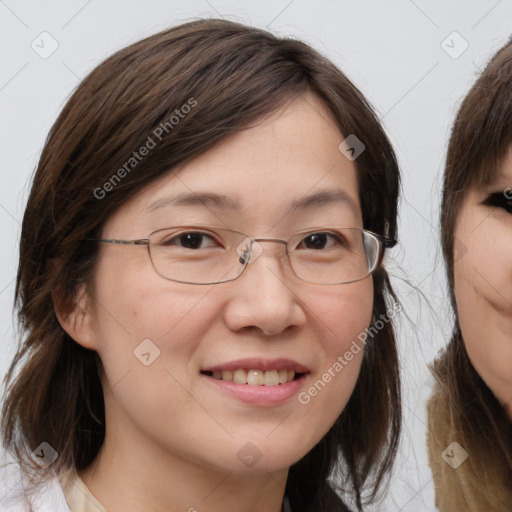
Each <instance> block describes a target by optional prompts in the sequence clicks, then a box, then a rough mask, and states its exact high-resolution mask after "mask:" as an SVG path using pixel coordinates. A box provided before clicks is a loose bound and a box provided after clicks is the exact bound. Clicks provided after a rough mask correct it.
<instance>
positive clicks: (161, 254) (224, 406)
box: [3, 20, 400, 512]
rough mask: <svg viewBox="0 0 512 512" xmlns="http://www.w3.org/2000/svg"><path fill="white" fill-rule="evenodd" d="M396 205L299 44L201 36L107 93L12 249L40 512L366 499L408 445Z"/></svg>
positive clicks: (61, 121) (150, 50)
mask: <svg viewBox="0 0 512 512" xmlns="http://www.w3.org/2000/svg"><path fill="white" fill-rule="evenodd" d="M398 189H399V174H398V167H397V163H396V159H395V155H394V153H393V150H392V148H391V146H390V144H389V141H388V139H387V137H386V136H385V134H384V132H383V131H382V128H381V127H380V125H379V123H378V121H377V119H376V116H375V115H374V113H373V111H372V110H371V108H370V107H369V105H368V104H367V102H366V100H365V99H364V98H363V96H362V95H361V93H360V92H359V91H358V90H357V89H356V88H355V87H354V86H353V85H352V84H351V83H350V81H349V80H348V79H347V78H346V77H345V76H344V75H343V74H342V73H341V72H340V71H339V70H338V69H337V68H336V67H335V66H334V65H333V64H332V63H330V62H329V61H328V60H326V59H325V58H324V57H322V56H321V55H319V54H318V53H317V52H316V51H314V50H313V49H311V48H310V47H309V46H307V45H305V44H304V43H301V42H299V41H295V40H291V39H281V38H277V37H275V36H273V35H271V34H269V33H267V32H265V31H262V30H258V29H254V28H250V27H246V26H243V25H240V24H236V23H231V22H227V21H221V20H200V21H195V22H192V23H187V24H185V25H181V26H178V27H175V28H172V29H169V30H166V31H164V32H161V33H159V34H156V35H154V36H151V37H149V38H147V39H145V40H143V41H140V42H138V43H135V44H133V45H132V46H130V47H128V48H126V49H123V50H121V51H120V52H118V53H116V54H115V55H113V56H112V57H110V58H109V59H107V60H106V61H105V62H104V63H102V64H101V65H100V66H98V67H97V68H96V69H95V70H93V71H92V73H91V74H90V75H89V76H88V77H87V78H85V80H84V81H83V82H82V83H81V84H80V86H79V87H78V89H77V91H76V92H75V93H74V94H73V95H72V97H71V98H70V100H69V101H68V103H67V104H66V106H65V107H64V109H63V112H62V113H61V115H60V116H59V118H58V119H57V122H56V123H55V125H54V126H53V128H52V130H51V133H50V135H49V138H48V141H47V143H46V145H45V148H44V150H43V153H42V156H41V160H40V163H39V166H38V169H37V173H36V175H35V178H34V183H33V186H32V192H31V195H30V197H29V201H28V205H27V209H26V212H25V217H24V221H23V228H22V229H23V232H22V238H21V247H20V265H19V272H18V280H17V290H16V296H17V299H18V304H19V308H20V309H19V311H20V319H21V322H22V325H23V327H24V328H25V329H26V332H27V337H26V339H25V340H24V341H23V344H22V346H21V348H20V350H19V352H18V354H17V355H16V358H15V360H14V362H13V364H12V367H11V370H10V373H9V375H8V378H9V388H8V394H7V399H6V402H5V406H4V410H3V441H4V444H5V446H6V447H7V448H8V449H10V451H11V452H12V453H13V454H14V455H15V456H16V457H17V462H18V464H19V465H20V467H21V468H22V469H23V475H26V474H28V475H30V473H31V471H30V469H31V467H35V468H36V469H37V467H38V464H39V466H41V465H42V466H45V467H47V469H46V470H45V471H44V472H43V477H46V480H47V485H49V486H51V487H50V488H49V489H50V490H47V491H46V494H45V493H41V492H40V491H34V493H35V497H33V498H32V500H33V501H32V502H33V503H36V505H33V506H34V508H35V510H38V509H37V506H38V505H37V504H40V503H41V501H38V500H40V499H41V500H44V499H47V500H48V499H54V500H55V502H54V503H53V505H52V507H53V508H52V510H56V509H59V510H72V511H73V512H75V510H79V509H81V507H82V506H84V508H85V509H87V510H88V509H89V508H91V507H92V506H93V508H94V510H98V509H99V510H105V509H106V510H109V511H110V512H116V511H118V510H128V509H137V510H155V511H156V510H166V511H168V510H180V511H181V510H189V511H193V510H198V511H212V512H214V511H217V510H235V509H236V510H245V511H251V510H266V511H276V512H277V511H278V510H281V509H282V510H293V511H294V512H297V511H315V512H320V511H326V512H327V511H329V512H333V511H342V510H348V508H347V507H346V503H344V502H343V501H342V499H341V498H340V496H339V495H340V494H342V492H341V491H344V492H346V493H347V494H346V495H347V496H348V498H347V499H349V500H352V501H353V502H354V503H355V506H356V507H357V508H358V509H359V510H361V509H362V504H363V503H364V502H365V500H368V501H371V500H373V499H374V498H375V497H376V495H377V491H378V489H379V487H380V486H381V484H382V482H383V481H384V480H385V477H386V475H387V473H388V471H389V469H390V467H391V464H392V461H393V457H394V454H395V451H396V447H397V442H398V436H399V428H400V395H399V378H398V367H397V354H396V348H395V340H394V333H393V328H392V322H391V320H392V317H393V316H394V314H395V313H396V311H397V307H396V303H395V302H394V301H393V298H394V295H393V292H392V289H391V287H390V285H389V281H388V277H387V274H386V271H385V269H384V267H383V265H382V256H383V252H384V247H386V246H387V247H390V246H393V244H394V242H395V239H396V209H397V195H398ZM244 233H247V234H244ZM16 369H19V375H15V373H14V372H15V370H16ZM17 428H19V433H20V435H19V436H17V435H16V432H17V430H16V429H17ZM31 461H35V463H34V462H31ZM334 472H337V474H339V475H341V477H340V478H342V479H343V482H340V483H339V484H338V485H335V484H333V483H332V482H331V480H329V477H330V476H331V475H332V474H333V473H334ZM32 473H33V472H32ZM40 473H41V472H40V471H39V472H36V475H35V476H34V477H33V478H32V481H33V483H34V486H35V484H36V483H40V482H41V478H42V477H41V475H40ZM24 478H25V479H26V478H28V477H25V476H24ZM34 486H33V487H34ZM37 487H38V488H40V485H38V486H37ZM336 491H338V492H336ZM38 493H39V494H38ZM11 494H12V493H11ZM41 494H42V495H43V497H42V498H41ZM45 496H46V498H45ZM82 501H83V502H85V505H84V504H82V503H81V502H82ZM39 506H40V507H43V505H39ZM45 506H46V505H45ZM59 507H60V508H59Z"/></svg>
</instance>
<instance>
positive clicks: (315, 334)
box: [76, 96, 373, 472]
mask: <svg viewBox="0 0 512 512" xmlns="http://www.w3.org/2000/svg"><path fill="white" fill-rule="evenodd" d="M343 139H344V137H343V135H342V134H341V133H340V132H339V131H338V130H337V128H336V127H335V125H334V122H333V121H332V120H331V116H330V114H329V112H328V111H327V110H326V108H325V107H324V106H323V105H322V104H321V103H320V102H319V100H317V99H316V98H315V97H312V96H308V97H306V98H303V99H301V100H298V101H296V102H295V103H293V104H292V105H291V106H289V107H288V108H287V109H286V110H284V111H283V110H282V111H280V112H279V113H277V114H275V115H273V116H272V117H270V118H268V119H267V120H265V121H264V122H262V123H261V124H259V125H258V126H256V127H253V128H250V129H247V130H244V131H242V132H239V133H237V134H235V135H234V136H232V137H231V138H230V139H228V140H225V141H224V142H222V143H221V144H219V145H217V146H216V147H215V148H214V149H212V150H210V151H208V152H207V153H205V154H203V155H201V156H200V157H198V158H196V159H194V160H193V161H191V162H189V163H188V164H187V165H185V166H183V167H181V168H180V169H178V170H177V171H176V172H174V171H173V172H172V173H169V174H168V175H167V176H165V177H163V178H161V179H160V180H159V182H158V183H155V184H154V185H152V186H150V187H149V188H146V189H144V190H143V191H142V192H141V193H140V194H139V195H138V196H137V197H135V198H134V199H132V200H130V201H129V202H127V203H126V204H125V205H123V207H121V208H120V209H119V210H118V211H117V212H116V213H115V214H114V215H113V216H112V217H111V218H110V219H109V220H108V222H107V223H106V225H105V226H104V230H103V233H102V237H103V238H116V239H124V240H130V239H139V238H146V237H147V236H148V235H149V234H150V233H152V232H153V231H155V230H158V229H160V228H165V227H168V226H179V225H184V224H185V225H206V226H219V227H228V228H230V229H233V230H237V231H241V232H243V233H247V234H248V235H250V236H253V237H255V238H256V237H265V238H282V239H287V238H288V237H289V236H290V235H291V234H293V233H295V232H297V231H301V230H305V229H308V228H310V227H318V226H347V227H362V219H361V208H360V203H359V193H358V182H357V175H356V169H355V166H354V164H353V163H352V162H351V161H349V160H348V159H347V158H345V156H344V155H343V154H342V153H341V152H340V151H339V150H338V146H339V144H340V143H341V142H342V140H343ZM320 194H321V195H320ZM182 195H187V196H188V199H184V198H183V196H182ZM207 195H209V198H208V197H207ZM177 196H180V198H181V200H180V201H179V202H176V201H174V202H173V201H172V199H173V198H174V199H176V198H177ZM212 197H213V199H212ZM219 198H220V199H221V200H219ZM222 198H225V199H222ZM104 200H105V201H107V200H108V197H107V198H106V199H104ZM298 201H300V204H299V205H298V206H295V207H294V206H293V205H294V203H296V202H298ZM261 248H263V252H262V253H261V254H260V255H259V256H258V257H257V258H255V260H254V261H253V262H251V263H250V264H249V266H248V267H247V269H246V270H245V271H244V273H243V274H242V275H241V276H240V277H239V278H238V279H237V280H235V281H232V282H228V283H222V284H214V285H193V284H184V283H178V282H174V281H170V280H167V279H164V278H162V277H161V276H160V275H158V274H157V273H156V272H155V270H154V268H153V266H152V264H151V261H150V258H149V256H148V251H147V247H146V246H136V245H135V246H133V245H132V246H130V245H125V246H122V245H111V244H108V245H107V244H102V246H101V252H100V259H99V262H98V265H97V269H96V274H95V279H94V297H93V300H92V301H91V307H92V312H91V315H90V316H89V317H88V321H86V322H84V323H83V327H82V330H81V331H80V333H79V334H78V335H77V336H76V338H78V339H77V341H78V342H80V343H81V344H82V345H85V346H87V347H88V348H91V349H94V350H96V351H97V352H98V353H99V355H100V357H101V360H102V364H103V373H104V375H103V384H104V387H105V393H106V397H105V403H106V415H107V440H108V436H109V435H111V434H112V432H115V436H116V443H117V444H116V446H117V449H121V450H122V449H123V447H127V446H129V445H131V446H137V447H139V448H138V450H139V451H138V453H143V454H144V455H143V457H144V459H145V460H148V461H150V460H154V459H155V458H158V459H159V460H164V459H165V460H168V461H176V460H180V461H184V460H186V461H188V462H192V463H193V464H199V465H201V466H203V467H209V468H215V469H222V470H227V471H232V472H244V471H248V470H251V471H257V470H265V471H275V470H278V469H283V468H287V467H288V466H290V465H291V464H292V463H294V462H295V461H297V460H298V459H299V458H301V457H302V456H304V455H305V454H306V453H307V452H308V451H309V450H311V449H312V448H313V447H314V445H315V444H316V443H317V442H318V441H319V440H320V439H321V438H322V437H323V436H324V435H325V434H326V432H327V431H328V430H329V428H330V427H331V426H332V424H333V423H334V421H335V420H336V419H337V418H338V416H339V414H340V413H341V411H342V410H343V408H344V407H345V405H346V403H347V401H348V399H349V397H350V395H351V393H352V390H353V388H354V385H355V383H356V380H357V377H358V373H359V369H360V365H361V361H362V355H363V351H362V350H360V351H359V352H357V353H354V354H352V356H353V357H352V358H351V359H350V361H348V360H346V359H344V361H345V364H344V365H341V363H339V360H338V357H342V358H343V356H344V355H345V353H346V352H347V351H348V350H349V348H350V346H351V344H352V342H353V340H356V339H357V336H358V334H360V333H361V332H362V331H364V329H365V328H367V327H368V326H369V324H370V320H371V314H372V300H373V283H372V279H371V277H368V278H366V279H364V280H362V281H359V282H355V283H352V284H344V285H321V284H311V283H307V282H303V281H300V280H299V279H298V278H296V277H295V276H294V275H293V273H292V272H291V270H290V268H289V267H288V264H287V260H286V257H285V252H284V247H283V245H281V244H274V243H268V242H262V243H261ZM144 340H146V341H144ZM148 340H150V341H148ZM141 344H142V345H141ZM336 362H338V365H336V364H335V363H336ZM334 366H336V368H337V370H338V371H334V370H333V367H334ZM340 366H342V369H341V370H339V368H340ZM214 368H216V369H217V370H218V371H221V370H222V369H225V370H226V371H228V370H230V371H234V370H248V369H255V370H261V371H262V370H268V371H269V374H268V375H265V374H264V373H263V379H265V378H267V379H268V382H269V383H272V382H273V381H274V379H275V376H276V374H275V372H274V371H273V370H277V371H278V375H279V370H281V371H283V370H293V369H295V370H300V372H303V373H304V374H303V375H302V376H301V377H300V379H298V380H297V381H294V382H292V383H291V384H290V383H289V384H285V385H279V386H278V387H275V386H261V385H250V384H235V383H233V382H231V383H229V382H225V381H222V380H218V379H216V378H214V377H213V376H212V375H209V374H208V370H212V369H214ZM329 369H330V374H329V375H327V377H325V375H324V374H325V372H329ZM238 373H239V376H240V372H238ZM260 373H261V372H260ZM243 376H244V373H242V378H243ZM281 376H283V372H281ZM284 376H285V377H286V378H288V375H287V374H286V372H285V373H284ZM228 377H229V373H228V374H226V378H228ZM255 378H256V380H258V379H259V378H260V376H259V374H258V373H255ZM283 378H284V377H283ZM319 380H320V381H322V382H321V383H320V384H318V382H317V381H319ZM274 383H275V381H274ZM315 383H317V387H316V388H314V389H313V391H312V392H311V393H308V390H309V389H310V388H311V387H312V386H314V384H315ZM315 390H316V392H315ZM300 393H302V395H301V396H302V400H299V394H300ZM306 395H307V397H306ZM308 397H309V399H307V398H308Z"/></svg>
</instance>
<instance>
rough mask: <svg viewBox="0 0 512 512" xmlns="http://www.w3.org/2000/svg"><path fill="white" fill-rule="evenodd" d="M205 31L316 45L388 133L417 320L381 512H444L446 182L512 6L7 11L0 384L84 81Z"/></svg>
mask: <svg viewBox="0 0 512 512" xmlns="http://www.w3.org/2000/svg"><path fill="white" fill-rule="evenodd" d="M197 17H225V18H227V19H231V20H234V21H241V22H244V23H249V24H252V25H255V26H258V27H262V28H265V27H266V28H267V29H269V30H271V31H273V32H275V33H277V34H279V35H293V36H296V37H299V38H301V39H303V40H305V41H306V42H308V43H310V44H311V45H313V46H314V47H316V48H317V49H319V50H320V51H322V52H324V53H325V54H326V55H327V56H328V57H330V58H331V59H332V60H333V61H334V62H335V63H336V64H337V65H338V66H339V67H340V68H341V69H342V70H343V71H344V72H345V73H346V74H347V75H348V76H349V77H350V78H351V79H352V81H353V82H354V83H355V84H356V85H357V86H358V87H359V88H360V89H361V90H362V92H363V93H364V94H365V95H366V96H367V98H369V100H370V101H371V102H372V104H373V105H374V106H375V108H376V110H377V112H378V114H379V115H380V117H381V119H382V122H383V124H384V126H385V128H386V130H387V132H388V134H389V136H390V138H391V140H392V142H393V144H394V146H395V149H396V151H397V153H398V157H399V161H400V164H401V168H402V173H403V174H402V176H403V196H402V199H401V209H400V232H399V237H400V245H399V247H398V248H397V249H394V250H393V251H392V252H391V258H390V260H388V262H387V263H388V265H389V268H390V270H391V273H392V275H393V284H394V286H395V287H396V289H397V291H398V293H399V296H400V299H401V300H402V303H403V305H404V308H405V311H406V312H407V315H408V317H409V318H406V317H405V315H403V314H402V315H401V319H400V324H399V333H398V334H399V342H400V351H401V360H402V365H403V381H404V382H403V383H404V419H405V424H404V436H403V441H402V447H401V450H400V454H399V457H398V461H397V465H396V469H395V473H394V476H393V479H392V483H391V487H390V492H389V494H388V496H387V497H386V498H385V501H384V503H383V504H381V505H380V506H379V507H377V510H386V511H391V512H393V511H411V512H421V511H432V510H435V507H434V505H433V486H432V481H431V476H430V472H429V469H428V466H427V462H426V452H425V448H424V438H425V432H426V427H425V400H426V398H427V397H428V395H429V392H430V386H431V377H430V375H429V372H428V369H427V366H426V365H427V363H428V362H429V361H431V359H432V358H433V356H434V355H435V354H436V352H437V351H438V350H439V349H440V348H441V347H442V346H443V345H444V344H445V343H446V341H447V338H448V335H449V332H450V329H451V320H450V313H449V309H448V302H447V294H446V291H445V282H444V271H443V268H442V261H441V258H440V256H439V236H438V231H439V230H438V227H437V226H438V207H439V197H440V180H441V173H442V167H443V162H444V154H445V149H446V144H447V140H448V136H449V130H450V125H451V123H452V121H453V117H454V112H455V109H456V108H457V106H458V105H459V104H460V101H461V99H462V97H463V95H464V94H465V93H466V92H467V90H468V88H469V86H470V85H471V83H472V82H473V81H474V79H475V78H476V76H477V75H478V72H479V70H481V69H482V67H483V66H484V64H485V63H486V61H487V60H488V58H489V57H490V55H491V54H492V53H493V52H494V51H495V50H496V49H498V48H499V47H500V46H501V45H502V44H503V43H504V42H505V41H506V39H507V38H508V37H509V35H510V34H511V33H512V0H499V1H497V0H481V1H441V0H437V1H426V0H414V1H413V0H393V1H391V0H386V1H377V0H374V1H334V0H331V1H328V0H315V1H310V2H308V1H306V0H291V1H290V0H272V1H269V0H263V1H258V2H256V1H252V2H245V3H243V4H241V3H240V2H236V1H225V0H192V1H183V0H167V1H157V0H152V1H114V0H108V1H105V0H103V1H100V0H89V1H85V0H83V1H77V0H72V1H70V0H67V1H60V2H57V1H46V2H38V1H15V0H0V56H1V67H0V109H1V117H0V119H1V121H0V144H1V160H0V185H1V186H0V233H1V235H2V242H3V243H2V244H0V257H1V265H0V354H1V356H0V377H3V375H4V373H5V371H6V369H7V365H8V363H9V361H10V359H11V357H12V355H13V348H14V343H15V336H16V334H15V326H14V321H13V320H14V317H13V310H12V297H13V293H14V277H15V272H16V266H17V250H18V249H17V246H18V241H19V231H20V221H21V218H22V215H23V210H24V205H25V202H26V198H27V194H28V187H29V183H30V176H31V174H32V172H33V170H34V168H35V166H36V164H37V161H38V158H39V155H40V151H41V149H42V146H43V144H44V141H45V138H46V135H47V133H48V130H49V129H50V127H51V125H52V124H53V122H54V120H55V119H56V117H57V115H58V113H59V111H60V109H61V108H62V106H63V104H64V102H65V100H66V98H67V97H68V96H69V94H70V93H71V91H72V90H73V89H74V88H75V87H76V85H77V84H78V83H79V81H80V80H81V78H83V77H84V76H85V74H86V73H87V72H88V71H90V70H91V69H92V68H93V67H95V66H96V65H97V64H98V63H99V62H101V61H102V60H103V59H104V58H105V57H107V56H108V55H110V54H111V53H113V52H114V51H116V50H118V49H120V48H122V47H124V46H126V45H128V44H130V43H132V42H134V41H136V40H139V39H141V38H142V37H145V36H147V35H150V34H152V33H155V32H157V31H159V30H162V29H164V28H165V27H169V26H172V25H176V24H179V23H182V22H185V21H190V20H191V19H194V18H197ZM43 31H47V32H48V33H50V34H51V36H52V37H53V38H54V39H55V40H56V41H57V42H58V45H59V46H58V48H57V50H56V51H55V52H54V53H53V54H52V55H51V56H50V57H48V58H47V59H42V58H41V57H40V56H39V55H38V54H37V53H36V52H35V51H34V50H33V49H32V48H31V43H32V41H33V40H35V39H36V38H37V37H38V36H39V34H41V32H43ZM454 31H456V32H458V33H459V34H460V36H462V38H463V39H464V40H465V41H467V44H468V45H469V46H468V48H467V50H466V51H465V52H464V53H462V54H461V55H460V56H459V55H458V54H459V53H460V52H461V50H462V49H463V48H464V45H465V43H464V41H463V40H462V39H460V38H459V36H457V35H455V36H453V35H451V36H450V34H452V33H453V32H454ZM448 36H450V37H448ZM447 37H448V39H447ZM443 41H446V42H445V43H444V45H443ZM442 45H443V46H444V47H445V49H447V50H448V51H449V52H450V53H451V55H449V54H448V53H447V52H446V51H445V49H443V46H442ZM450 47H451V48H450ZM47 48H48V47H47ZM454 57H457V58H454Z"/></svg>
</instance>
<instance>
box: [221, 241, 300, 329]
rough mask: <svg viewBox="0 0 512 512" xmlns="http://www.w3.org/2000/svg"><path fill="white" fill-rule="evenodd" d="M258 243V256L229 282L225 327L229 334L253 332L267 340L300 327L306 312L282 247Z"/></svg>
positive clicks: (295, 279) (263, 242)
mask: <svg viewBox="0 0 512 512" xmlns="http://www.w3.org/2000/svg"><path fill="white" fill-rule="evenodd" d="M270 242H271V241H268V243H267V242H265V241H261V240H259V244H260V249H259V251H258V252H259V254H258V256H257V257H256V258H254V254H255V252H254V249H255V248H253V256H251V262H250V263H249V264H248V266H247V268H246V269H245V271H244V272H243V274H242V275H241V276H240V277H239V278H238V279H237V280H235V281H232V282H231V283H230V284H231V290H232V296H231V297H230V300H229V302H228V304H227V306H226V308H225V313H224V315H225V323H226V325H227V326H228V327H229V328H230V329H231V330H233V331H240V330H253V331H258V332H260V333H263V334H265V335H267V336H272V335H276V334H280V333H282V332H284V331H285V330H287V329H290V328H293V327H300V326H301V325H303V324H304V323H305V321H306V312H305V308H304V305H303V302H302V300H301V299H300V298H299V296H298V293H297V290H296V288H297V286H296V282H297V278H296V277H295V276H294V274H293V272H292V270H291V269H290V268H289V262H288V258H287V256H286V250H285V247H284V246H283V245H281V244H279V243H277V244H273V243H270Z"/></svg>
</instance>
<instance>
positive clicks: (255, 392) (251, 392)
mask: <svg viewBox="0 0 512 512" xmlns="http://www.w3.org/2000/svg"><path fill="white" fill-rule="evenodd" d="M202 377H204V378H205V379H207V380H208V382H209V383H210V384H211V385H213V386H215V387H216V388H217V389H220V390H221V391H223V392H225V393H227V394H229V395H231V396H234V397H235V398H237V399H238V400H240V401H241V402H244V403H246V404H252V405H276V404H281V403H283V402H286V401H287V400H289V399H290V398H292V397H293V396H295V395H296V394H297V393H298V392H299V389H300V388H301V387H302V385H303V382H304V378H305V377H306V374H303V375H302V376H301V377H299V378H298V379H295V380H292V381H291V382H287V383H286V384H278V385H277V386H250V385H249V384H237V383H236V382H233V381H231V380H219V379H214V378H213V377H210V376H208V375H202Z"/></svg>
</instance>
